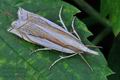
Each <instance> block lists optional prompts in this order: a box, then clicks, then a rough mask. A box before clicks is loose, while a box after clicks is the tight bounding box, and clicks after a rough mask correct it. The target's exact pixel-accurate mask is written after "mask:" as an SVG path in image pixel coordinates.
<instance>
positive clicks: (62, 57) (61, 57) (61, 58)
mask: <svg viewBox="0 0 120 80" xmlns="http://www.w3.org/2000/svg"><path fill="white" fill-rule="evenodd" d="M77 54H78V53H74V54H71V55H69V56H60V58H59V59H57V60H55V61H54V62H53V63H52V64H51V65H50V67H49V69H51V68H52V67H53V66H54V65H55V64H56V63H57V62H59V61H60V60H63V59H66V58H70V57H73V56H75V55H77Z"/></svg>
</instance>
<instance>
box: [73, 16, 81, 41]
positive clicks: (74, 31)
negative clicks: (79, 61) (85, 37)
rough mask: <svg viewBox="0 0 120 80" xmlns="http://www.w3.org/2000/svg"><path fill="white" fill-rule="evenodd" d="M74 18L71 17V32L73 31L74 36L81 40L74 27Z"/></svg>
mask: <svg viewBox="0 0 120 80" xmlns="http://www.w3.org/2000/svg"><path fill="white" fill-rule="evenodd" d="M75 19H76V17H73V20H72V24H71V26H72V30H73V33H75V35H76V37H77V38H78V39H79V40H81V39H80V37H79V35H78V33H77V32H76V30H75V27H74V23H75Z"/></svg>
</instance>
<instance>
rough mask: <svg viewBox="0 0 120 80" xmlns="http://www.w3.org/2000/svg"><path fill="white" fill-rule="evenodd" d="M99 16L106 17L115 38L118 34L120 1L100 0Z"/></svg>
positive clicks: (119, 29)
mask: <svg viewBox="0 0 120 80" xmlns="http://www.w3.org/2000/svg"><path fill="white" fill-rule="evenodd" d="M101 14H102V16H104V17H108V19H109V21H110V22H111V23H112V29H113V32H114V34H115V35H116V36H117V35H118V33H119V32H120V0H101Z"/></svg>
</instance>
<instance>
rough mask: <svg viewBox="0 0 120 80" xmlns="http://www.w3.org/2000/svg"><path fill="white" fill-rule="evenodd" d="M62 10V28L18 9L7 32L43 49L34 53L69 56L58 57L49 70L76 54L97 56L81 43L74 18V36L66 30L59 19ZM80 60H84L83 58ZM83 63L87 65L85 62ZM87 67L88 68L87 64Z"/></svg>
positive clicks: (96, 53)
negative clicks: (43, 51)
mask: <svg viewBox="0 0 120 80" xmlns="http://www.w3.org/2000/svg"><path fill="white" fill-rule="evenodd" d="M62 9H63V7H61V8H60V11H59V18H60V22H61V23H62V26H63V27H61V26H59V25H57V24H55V23H53V22H52V21H50V20H48V19H46V18H44V17H42V16H40V15H37V14H34V13H32V12H29V11H27V10H24V9H23V8H19V10H18V12H17V14H18V19H17V20H16V21H13V22H12V24H11V25H12V26H11V27H10V28H9V29H8V31H9V32H11V33H13V34H15V35H17V36H19V37H20V38H22V39H24V40H26V41H28V42H31V43H34V44H37V45H42V46H44V47H45V48H43V49H38V50H35V51H34V52H36V51H39V50H57V51H60V52H64V53H68V54H70V55H68V56H65V57H63V56H60V58H59V59H58V60H56V61H55V62H54V63H53V64H52V65H51V66H50V68H51V67H52V66H53V65H54V64H55V63H57V62H58V61H59V60H61V59H65V58H69V57H72V56H75V55H77V54H79V55H81V56H82V54H93V55H98V52H96V51H94V50H91V49H89V48H88V47H87V46H86V45H84V44H83V43H82V41H81V39H80V37H79V35H78V34H77V32H76V30H75V29H74V22H75V17H74V18H73V20H72V29H73V33H74V34H75V35H73V34H72V33H70V32H69V31H68V30H67V28H66V26H65V24H64V22H63V20H62V17H61V12H62ZM81 53H82V54H81ZM82 58H83V59H84V60H85V58H84V57H83V56H82ZM85 62H86V63H87V61H86V60H85ZM87 64H88V63H87ZM88 66H89V67H90V65H89V64H88Z"/></svg>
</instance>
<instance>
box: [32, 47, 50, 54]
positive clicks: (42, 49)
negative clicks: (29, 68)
mask: <svg viewBox="0 0 120 80" xmlns="http://www.w3.org/2000/svg"><path fill="white" fill-rule="evenodd" d="M45 50H51V49H50V48H41V49H36V50H34V51H32V52H31V54H33V53H36V52H38V51H45Z"/></svg>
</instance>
